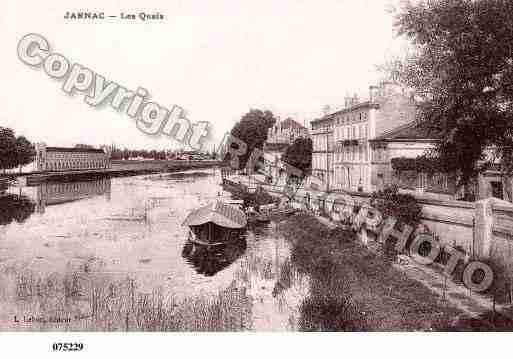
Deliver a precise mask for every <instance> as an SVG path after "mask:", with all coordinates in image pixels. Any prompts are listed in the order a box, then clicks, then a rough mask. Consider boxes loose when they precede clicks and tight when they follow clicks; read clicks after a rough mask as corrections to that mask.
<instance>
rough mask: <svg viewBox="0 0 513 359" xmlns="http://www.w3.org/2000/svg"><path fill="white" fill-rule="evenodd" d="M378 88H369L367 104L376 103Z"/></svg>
mask: <svg viewBox="0 0 513 359" xmlns="http://www.w3.org/2000/svg"><path fill="white" fill-rule="evenodd" d="M378 91H379V87H378V86H369V102H370V103H373V102H376V101H377V99H378Z"/></svg>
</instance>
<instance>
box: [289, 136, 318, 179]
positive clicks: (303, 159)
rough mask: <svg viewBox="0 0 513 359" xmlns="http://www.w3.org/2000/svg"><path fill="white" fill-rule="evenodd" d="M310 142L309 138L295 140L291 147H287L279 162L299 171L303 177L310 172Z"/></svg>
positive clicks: (311, 149)
mask: <svg viewBox="0 0 513 359" xmlns="http://www.w3.org/2000/svg"><path fill="white" fill-rule="evenodd" d="M312 151H313V145H312V140H311V139H309V138H297V139H296V140H295V141H294V143H293V144H292V145H290V146H289V147H287V149H286V150H285V153H284V154H283V156H282V158H281V160H282V161H283V162H285V163H288V164H289V165H291V166H294V167H295V168H297V169H299V170H301V171H302V172H303V175H304V176H307V175H309V174H310V172H311V170H312Z"/></svg>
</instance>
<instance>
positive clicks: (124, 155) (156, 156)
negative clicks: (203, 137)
mask: <svg viewBox="0 0 513 359" xmlns="http://www.w3.org/2000/svg"><path fill="white" fill-rule="evenodd" d="M111 150H112V152H111V158H112V159H113V160H128V159H130V158H144V159H152V160H166V159H173V158H177V157H179V156H180V155H181V154H182V153H184V152H183V151H181V150H174V151H172V150H160V151H157V150H131V149H128V148H123V149H121V148H117V147H111ZM205 155H206V156H209V157H211V158H213V159H215V153H206V154H205Z"/></svg>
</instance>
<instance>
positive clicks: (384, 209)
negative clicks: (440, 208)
mask: <svg viewBox="0 0 513 359" xmlns="http://www.w3.org/2000/svg"><path fill="white" fill-rule="evenodd" d="M371 205H372V206H373V207H374V208H376V209H377V210H378V211H380V212H381V214H382V215H383V218H386V217H394V218H396V219H397V220H398V221H399V222H400V223H401V224H408V225H410V226H416V225H417V224H418V223H419V222H420V212H421V210H422V208H421V206H420V205H419V204H418V203H417V200H416V199H415V197H413V196H412V195H409V194H402V193H399V190H398V188H397V186H388V187H386V188H384V189H383V190H381V191H377V192H374V193H373V194H372V197H371Z"/></svg>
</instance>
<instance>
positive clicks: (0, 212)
mask: <svg viewBox="0 0 513 359" xmlns="http://www.w3.org/2000/svg"><path fill="white" fill-rule="evenodd" d="M35 208H36V204H35V203H34V202H33V201H31V200H30V198H28V197H27V196H23V195H21V196H20V195H17V194H5V195H2V196H0V225H7V224H10V223H12V221H16V222H18V223H23V222H25V221H26V220H27V219H28V218H29V217H30V215H31V214H32V213H34V211H35Z"/></svg>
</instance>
